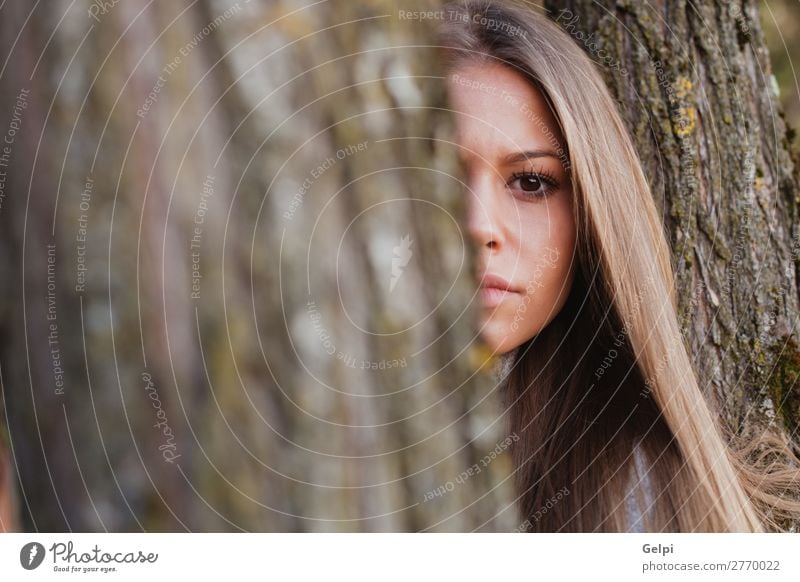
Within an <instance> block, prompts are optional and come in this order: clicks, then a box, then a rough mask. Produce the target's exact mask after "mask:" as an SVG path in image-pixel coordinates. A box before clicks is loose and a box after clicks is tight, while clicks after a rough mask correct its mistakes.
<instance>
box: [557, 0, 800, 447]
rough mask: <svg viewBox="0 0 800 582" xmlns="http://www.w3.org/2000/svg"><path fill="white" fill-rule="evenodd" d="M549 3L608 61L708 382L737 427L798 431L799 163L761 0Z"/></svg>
mask: <svg viewBox="0 0 800 582" xmlns="http://www.w3.org/2000/svg"><path fill="white" fill-rule="evenodd" d="M545 6H546V8H547V10H549V12H550V16H551V18H552V19H553V20H554V21H555V22H557V23H558V24H559V26H560V27H561V28H562V29H563V30H565V31H566V32H568V33H569V34H571V35H572V36H573V37H574V38H575V40H576V42H578V44H580V45H581V46H582V47H583V48H584V49H585V50H586V52H587V53H588V54H589V55H590V56H592V57H593V58H594V60H595V61H596V62H598V68H599V69H600V70H601V72H602V73H603V75H604V76H605V78H606V81H607V83H608V85H609V87H610V88H611V90H612V92H613V94H614V95H615V96H616V98H617V100H618V102H619V104H620V108H621V110H622V113H623V117H624V119H625V121H626V122H627V124H628V127H629V128H630V131H631V134H632V136H633V138H634V141H635V144H636V147H637V149H638V151H639V153H640V156H641V159H642V161H643V163H644V167H645V172H646V174H647V176H648V178H649V181H650V183H651V185H652V186H653V189H654V195H655V197H656V201H657V203H658V206H659V208H660V209H661V211H662V214H663V217H664V224H665V228H666V232H667V233H668V237H669V239H670V242H671V245H672V249H673V256H674V264H675V266H676V271H677V284H678V291H679V293H678V295H679V311H680V317H681V321H682V325H683V329H684V333H685V337H686V341H687V344H688V345H689V346H690V349H691V353H692V354H693V355H694V360H695V363H696V367H697V369H698V371H699V374H700V383H701V387H703V388H704V389H705V391H706V392H707V394H708V395H709V396H710V397H711V398H712V399H714V400H715V401H716V402H718V403H719V405H720V406H721V408H722V410H723V415H724V419H725V421H726V422H727V424H728V426H729V427H730V428H731V429H732V430H733V431H735V432H737V433H742V432H744V433H747V432H749V431H750V430H753V429H754V427H757V426H760V425H763V424H764V423H765V422H770V421H772V420H773V419H776V417H777V418H779V419H780V420H781V421H782V422H783V423H785V425H786V427H787V428H788V429H789V430H790V431H792V432H795V433H796V431H797V429H798V422H800V386H798V383H797V380H798V374H800V350H799V349H798V337H797V333H798V329H799V328H798V313H799V312H798V281H800V271H799V270H798V268H799V267H800V224H799V223H798V202H799V201H800V190H798V178H799V176H798V157H797V150H796V142H795V132H794V130H793V129H791V128H789V127H787V124H786V123H785V121H784V116H783V112H782V107H781V105H780V103H779V101H778V95H777V87H776V83H775V79H774V78H773V75H772V70H771V68H770V59H769V54H768V52H767V48H766V43H765V38H764V35H763V32H762V28H761V24H760V21H759V6H758V4H757V3H756V2H751V1H749V0H744V1H742V0H733V1H732V2H719V1H712V0H695V1H692V2H686V1H684V0H663V1H660V2H650V3H636V2H628V1H624V0H619V1H616V0H603V1H599V2H597V1H595V0H565V1H561V0H547V1H546V2H545ZM789 88H790V89H791V90H793V91H796V87H789Z"/></svg>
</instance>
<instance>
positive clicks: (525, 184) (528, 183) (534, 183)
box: [519, 174, 542, 192]
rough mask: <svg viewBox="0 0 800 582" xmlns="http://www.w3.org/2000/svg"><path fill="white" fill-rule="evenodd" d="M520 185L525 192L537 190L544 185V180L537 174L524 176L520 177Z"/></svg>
mask: <svg viewBox="0 0 800 582" xmlns="http://www.w3.org/2000/svg"><path fill="white" fill-rule="evenodd" d="M519 186H520V190H522V191H523V192H536V191H537V190H538V189H539V188H541V187H542V180H541V179H540V178H539V176H537V175H535V174H532V175H530V176H523V177H522V178H520V179H519Z"/></svg>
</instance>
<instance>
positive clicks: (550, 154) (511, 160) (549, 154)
mask: <svg viewBox="0 0 800 582" xmlns="http://www.w3.org/2000/svg"><path fill="white" fill-rule="evenodd" d="M535 158H556V159H561V158H560V156H559V155H558V154H557V153H556V152H554V151H553V150H528V151H524V152H517V153H513V154H509V155H507V156H505V157H504V158H502V160H500V161H501V162H502V163H503V164H505V165H510V164H517V163H519V162H527V161H528V160H532V159H535Z"/></svg>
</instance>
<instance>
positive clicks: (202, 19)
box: [0, 0, 518, 531]
mask: <svg viewBox="0 0 800 582" xmlns="http://www.w3.org/2000/svg"><path fill="white" fill-rule="evenodd" d="M404 8H405V9H408V10H413V9H422V8H425V6H424V5H423V3H420V5H418V6H415V5H414V4H413V3H409V5H408V6H404ZM0 13H1V14H2V17H0V27H2V41H0V42H1V43H2V54H3V55H4V57H6V58H5V64H4V65H3V69H2V71H1V72H0V77H2V85H1V87H0V92H1V93H0V113H1V114H2V115H0V122H1V123H0V131H2V132H3V133H4V134H8V132H9V131H12V130H13V132H14V135H13V140H12V141H13V145H12V146H11V147H10V154H9V156H10V157H9V158H8V160H7V161H8V162H9V163H8V164H7V167H3V168H2V169H3V170H7V175H5V174H4V178H5V180H4V182H3V188H4V189H3V198H2V208H0V237H2V251H0V252H1V254H0V267H1V268H2V272H3V277H2V299H1V300H0V314H1V315H0V322H1V323H0V326H1V327H0V375H1V376H2V389H3V401H4V403H5V409H6V413H7V421H8V425H9V426H8V428H9V430H8V445H9V446H8V447H7V451H8V452H9V454H8V458H7V459H5V461H6V462H5V469H4V471H7V472H6V473H4V472H0V476H3V475H4V474H9V475H10V474H12V473H11V472H10V471H11V470H12V468H13V470H14V474H15V475H16V476H15V481H18V483H17V487H18V491H19V495H18V496H17V497H18V503H17V505H18V507H17V509H16V512H17V515H18V516H19V520H20V522H19V523H18V524H15V522H14V520H12V521H7V520H6V518H5V517H4V516H5V513H0V516H3V519H4V527H6V528H7V529H15V528H17V527H19V528H23V529H30V530H41V531H63V530H72V531H87V530H88V531H105V530H108V531H129V530H130V531H138V530H148V531H172V530H178V531H183V530H200V531H238V530H247V531H471V530H482V531H508V530H510V529H512V528H513V527H515V526H516V525H517V523H518V517H517V515H516V510H515V506H514V496H513V494H512V490H511V480H510V479H508V476H509V460H508V458H507V454H506V453H505V448H507V445H505V444H504V442H505V439H506V438H507V436H508V435H507V434H506V433H505V428H504V425H503V422H502V419H503V416H502V414H501V412H502V411H499V410H498V405H497V402H496V400H497V399H496V398H495V386H494V384H493V382H492V375H491V374H490V373H488V372H489V371H490V368H489V366H486V365H485V363H486V362H487V359H486V358H485V355H484V354H485V352H484V351H483V349H482V348H481V347H480V345H479V344H478V343H477V342H476V341H475V336H476V320H475V314H474V313H473V310H472V308H471V307H470V302H471V299H472V294H473V292H474V286H473V283H472V280H471V276H470V272H471V268H472V266H471V263H470V261H471V253H470V252H468V251H469V249H468V247H467V245H468V241H466V240H465V238H464V237H463V233H462V232H461V231H460V230H459V220H460V218H461V216H462V214H463V211H464V208H463V205H462V200H461V196H460V190H459V188H458V185H457V181H456V180H454V179H453V178H452V176H451V175H450V172H451V171H453V168H454V167H455V163H454V159H455V157H454V152H453V151H452V147H449V146H448V145H447V144H446V143H445V142H443V141H438V140H439V139H440V138H441V139H443V140H447V139H451V137H450V125H449V119H448V118H447V117H446V116H445V115H444V114H443V113H442V112H441V111H440V110H439V109H437V107H440V106H442V105H443V103H444V101H443V99H444V95H443V92H442V82H441V81H442V80H441V78H440V77H439V76H438V74H437V72H436V70H435V68H434V67H433V63H434V59H433V58H432V57H431V55H430V54H429V52H428V50H429V49H426V48H421V47H422V46H423V45H425V44H428V39H429V38H430V35H429V31H428V30H427V29H426V27H425V26H423V24H421V23H419V22H414V21H406V20H403V19H402V18H398V11H397V7H396V6H395V5H394V3H393V2H389V1H388V0H370V1H367V2H359V3H355V2H317V3H314V4H312V3H310V2H293V1H289V0H280V1H277V0H276V1H270V2H266V1H263V2H261V1H255V0H254V1H250V0H239V1H238V2H233V1H222V0H220V1H212V0H198V1H192V2H189V1H187V2H152V3H151V2H145V1H144V0H141V1H133V0H130V1H129V0H126V1H124V2H118V3H117V2H90V1H88V0H87V1H84V2H78V3H73V2H69V1H67V0H53V1H50V2H47V3H27V2H21V1H10V2H5V3H3V4H2V7H0ZM430 105H433V106H434V107H429V106H430ZM0 139H2V138H0ZM3 420H4V421H5V420H6V416H5V415H4V417H3ZM3 434H5V433H3ZM3 438H4V439H5V437H3ZM0 442H5V440H3V441H0ZM485 459H490V462H489V461H485V462H483V463H481V460H485ZM0 460H1V459H0ZM474 467H477V468H478V470H477V471H475V470H472V468H474ZM17 477H18V479H17ZM9 493H13V491H12V492H9ZM0 501H2V499H0ZM9 513H12V514H13V513H14V512H12V511H10V510H9Z"/></svg>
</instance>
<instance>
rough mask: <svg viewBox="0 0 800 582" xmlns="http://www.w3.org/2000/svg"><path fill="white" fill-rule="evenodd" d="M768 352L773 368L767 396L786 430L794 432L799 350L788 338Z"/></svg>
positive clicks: (799, 419)
mask: <svg viewBox="0 0 800 582" xmlns="http://www.w3.org/2000/svg"><path fill="white" fill-rule="evenodd" d="M769 352H770V355H771V356H772V358H773V361H774V366H775V367H774V370H773V372H772V375H771V376H770V377H769V379H768V382H769V395H770V398H771V399H772V403H773V404H774V405H775V410H776V411H777V412H778V415H779V416H780V419H781V420H782V421H783V423H784V424H785V425H786V428H787V429H788V430H789V431H791V432H794V431H796V430H797V428H798V426H800V384H798V380H800V348H798V345H797V343H796V342H795V340H794V338H793V337H791V336H790V337H788V338H783V339H781V340H778V341H776V342H775V343H773V344H772V345H771V346H770V348H769ZM762 354H763V352H762Z"/></svg>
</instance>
